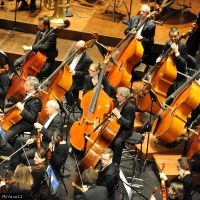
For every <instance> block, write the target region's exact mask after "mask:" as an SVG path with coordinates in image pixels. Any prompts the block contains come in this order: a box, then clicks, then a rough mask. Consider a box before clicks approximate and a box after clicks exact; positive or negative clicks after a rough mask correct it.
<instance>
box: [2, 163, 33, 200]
mask: <svg viewBox="0 0 200 200" xmlns="http://www.w3.org/2000/svg"><path fill="white" fill-rule="evenodd" d="M32 186H33V176H32V174H31V171H30V169H29V167H27V166H26V165H24V164H20V165H18V166H17V168H16V169H15V172H14V175H13V176H12V177H11V178H10V179H9V180H7V181H6V182H5V181H1V195H3V194H6V195H8V194H9V195H10V199H11V198H12V193H14V195H15V196H16V194H17V195H20V196H21V199H25V200H26V199H32V192H31V188H32ZM13 197H14V196H13Z"/></svg>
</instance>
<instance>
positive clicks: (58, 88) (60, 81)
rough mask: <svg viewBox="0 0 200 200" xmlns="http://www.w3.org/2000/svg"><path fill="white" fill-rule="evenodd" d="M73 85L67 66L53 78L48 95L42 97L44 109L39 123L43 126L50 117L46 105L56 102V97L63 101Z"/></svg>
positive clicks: (47, 91)
mask: <svg viewBox="0 0 200 200" xmlns="http://www.w3.org/2000/svg"><path fill="white" fill-rule="evenodd" d="M71 85H72V75H71V74H70V73H69V66H68V64H65V66H64V67H63V68H62V69H61V70H60V71H59V72H58V73H57V74H56V75H55V76H54V77H53V78H52V80H51V82H50V84H49V86H48V88H47V90H46V91H45V92H46V95H43V96H42V109H41V112H40V113H41V114H40V116H39V117H38V122H39V123H41V124H43V123H44V121H45V120H46V118H47V117H48V116H47V114H46V111H45V107H46V103H47V101H48V100H56V98H55V96H56V97H57V98H58V99H59V101H61V100H62V98H63V97H64V95H65V93H66V92H67V91H69V89H70V87H71Z"/></svg>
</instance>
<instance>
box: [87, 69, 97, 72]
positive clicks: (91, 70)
mask: <svg viewBox="0 0 200 200" xmlns="http://www.w3.org/2000/svg"><path fill="white" fill-rule="evenodd" d="M88 71H90V72H96V70H91V69H88Z"/></svg>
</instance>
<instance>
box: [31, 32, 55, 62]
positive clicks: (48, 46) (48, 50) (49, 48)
mask: <svg viewBox="0 0 200 200" xmlns="http://www.w3.org/2000/svg"><path fill="white" fill-rule="evenodd" d="M49 31H50V29H49V30H48V31H47V33H46V34H48V32H49ZM42 36H43V35H42V33H41V31H38V32H37V33H36V39H35V42H34V44H33V46H32V50H33V51H34V52H37V51H40V52H41V53H43V54H45V55H46V56H47V58H52V57H53V58H55V57H56V56H58V51H57V49H56V33H55V31H52V32H51V33H50V34H49V36H48V37H47V38H46V39H45V41H44V42H43V43H41V44H36V43H37V42H38V41H39V40H41V38H42ZM44 37H45V36H44Z"/></svg>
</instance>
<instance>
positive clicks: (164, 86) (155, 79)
mask: <svg viewBox="0 0 200 200" xmlns="http://www.w3.org/2000/svg"><path fill="white" fill-rule="evenodd" d="M176 76H177V70H176V66H175V63H174V61H173V59H172V57H171V56H168V57H167V58H166V60H165V61H164V62H163V63H162V64H161V66H160V67H158V68H157V69H156V70H155V71H154V72H153V73H152V75H151V80H150V83H149V84H146V86H144V87H149V85H150V88H149V89H152V90H153V91H154V92H155V94H156V97H157V98H158V101H159V102H160V103H164V102H165V100H166V96H167V91H168V89H169V87H170V85H172V84H173V82H174V80H175V79H176ZM151 105H152V100H151V96H150V94H149V93H148V94H147V95H145V96H143V98H141V99H140V101H139V109H140V110H142V111H144V112H148V113H152V114H156V113H158V112H159V111H160V106H159V105H158V104H157V103H156V102H153V106H152V108H151Z"/></svg>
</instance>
